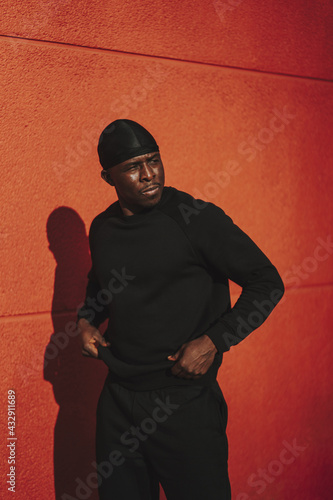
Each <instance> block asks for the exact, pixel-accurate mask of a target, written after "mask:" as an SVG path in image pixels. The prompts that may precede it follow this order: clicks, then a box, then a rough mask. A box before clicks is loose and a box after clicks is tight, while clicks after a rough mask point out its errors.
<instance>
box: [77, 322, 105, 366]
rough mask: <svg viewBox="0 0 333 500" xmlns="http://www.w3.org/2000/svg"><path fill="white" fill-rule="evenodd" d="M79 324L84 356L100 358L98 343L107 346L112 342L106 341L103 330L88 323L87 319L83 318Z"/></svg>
mask: <svg viewBox="0 0 333 500" xmlns="http://www.w3.org/2000/svg"><path fill="white" fill-rule="evenodd" d="M77 326H78V328H79V330H80V336H81V342H82V354H83V356H89V357H92V358H98V350H97V347H98V345H99V344H101V345H102V346H103V347H107V346H109V345H110V343H109V342H106V341H105V339H104V337H103V335H102V334H101V332H100V331H99V330H97V328H95V327H94V326H92V325H91V324H90V323H88V321H87V320H86V319H83V318H81V319H80V320H79V321H78V324H77Z"/></svg>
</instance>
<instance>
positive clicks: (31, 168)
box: [0, 0, 333, 500]
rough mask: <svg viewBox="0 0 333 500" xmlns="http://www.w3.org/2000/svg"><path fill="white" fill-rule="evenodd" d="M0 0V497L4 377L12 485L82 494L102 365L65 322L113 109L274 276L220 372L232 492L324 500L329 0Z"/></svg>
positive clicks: (76, 294)
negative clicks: (276, 299)
mask: <svg viewBox="0 0 333 500" xmlns="http://www.w3.org/2000/svg"><path fill="white" fill-rule="evenodd" d="M1 10H2V12H1V16H0V17H1V28H0V33H1V36H0V54H1V62H2V77H1V91H0V92H1V102H2V107H1V111H0V119H1V151H2V155H1V160H2V168H1V190H2V196H3V201H2V204H1V220H2V232H1V245H0V253H1V254H0V262H1V264H2V266H3V269H2V272H1V277H2V280H1V281H2V289H1V311H0V314H1V331H2V376H1V398H2V408H4V412H3V417H4V418H2V419H1V436H2V439H1V447H2V450H1V453H2V456H4V457H5V460H3V461H2V471H1V472H2V475H1V477H2V484H1V488H2V490H3V493H1V498H12V497H11V496H10V495H11V493H10V492H8V491H7V487H6V484H5V480H4V478H5V475H6V474H7V473H8V472H9V464H7V457H8V454H9V452H10V449H9V448H7V447H6V444H7V443H8V440H7V439H6V438H7V437H8V431H7V391H8V390H9V389H10V390H15V391H16V419H17V420H16V437H17V441H16V449H15V453H16V457H15V458H16V496H15V498H16V499H17V500H23V499H24V500H25V499H26V498H33V499H35V500H44V499H48V500H52V499H56V500H66V498H67V500H68V498H72V497H74V498H75V497H76V498H78V499H79V498H83V497H82V495H81V496H77V495H76V493H75V488H76V484H77V483H76V482H75V479H76V478H80V480H81V481H82V482H83V483H84V484H87V482H88V483H89V481H90V478H91V477H92V476H90V475H91V473H92V472H93V470H94V468H93V466H92V462H93V460H94V453H93V447H94V412H95V406H96V402H97V398H98V395H99V391H100V388H101V386H102V383H103V379H104V377H105V373H106V371H105V369H104V367H103V366H102V365H101V364H100V362H98V361H96V360H91V359H85V358H83V357H82V356H81V354H80V349H79V344H78V338H77V337H75V336H73V335H71V321H73V319H75V310H76V307H77V305H78V304H79V303H80V302H81V300H82V298H83V297H84V289H85V284H86V272H87V270H88V269H89V251H88V243H87V236H86V234H87V231H88V228H89V225H90V222H91V220H92V219H93V217H94V216H95V215H96V214H97V213H99V212H100V211H101V210H103V209H104V208H105V207H106V206H108V205H109V204H110V203H111V202H112V201H114V200H115V195H114V192H113V190H112V189H111V188H110V187H109V186H107V185H106V184H105V183H103V182H102V181H101V179H100V177H99V172H100V167H99V164H98V158H97V153H96V144H97V141H98V136H99V133H100V132H101V130H102V128H103V127H104V126H106V125H107V124H108V123H109V122H110V121H112V120H114V119H116V118H120V117H127V118H131V119H133V120H137V121H138V122H140V123H142V124H143V125H145V126H146V127H147V128H148V129H149V130H150V131H151V132H152V133H153V135H154V136H156V138H157V140H158V143H159V144H160V148H161V152H162V157H163V160H164V164H165V168H166V184H167V185H173V186H175V187H177V188H179V189H183V190H186V191H188V192H190V193H192V194H194V195H198V196H200V197H203V198H205V199H209V200H210V201H213V202H214V203H216V204H218V205H220V206H221V207H222V208H224V210H225V211H226V212H227V213H228V214H229V215H231V216H232V217H233V219H234V221H235V222H236V223H237V224H238V225H240V226H241V227H242V228H243V229H244V230H245V231H246V232H247V233H248V234H249V235H250V236H252V238H253V239H254V240H255V241H256V242H257V243H258V245H259V246H260V247H261V248H262V249H263V250H264V251H265V252H266V253H267V254H268V256H269V257H270V258H271V260H272V261H273V262H274V263H275V265H276V266H277V267H278V269H279V271H280V272H281V274H282V276H283V277H284V279H285V284H286V287H287V291H286V294H285V298H284V299H283V301H282V303H281V304H280V305H279V306H278V308H277V310H276V311H275V312H274V313H273V314H272V316H271V317H270V318H269V320H268V321H267V322H266V323H265V325H264V326H263V327H261V328H260V330H258V331H257V332H255V333H253V334H252V335H251V336H250V337H249V338H248V339H247V340H245V341H244V342H242V343H241V344H240V345H239V346H237V347H235V348H232V349H231V351H230V352H229V353H228V354H226V356H225V360H224V363H223V368H222V369H221V370H220V373H219V381H220V384H221V387H222V389H223V391H224V394H225V397H226V399H227V402H228V405H229V424H228V437H229V444H230V477H231V482H232V491H233V500H248V499H256V498H258V499H264V500H272V499H274V500H322V499H324V500H325V499H329V498H331V491H332V486H333V485H332V480H331V477H332V458H333V457H332V451H331V450H332V449H333V446H332V445H333V443H332V431H331V425H330V423H331V420H332V417H331V415H332V410H333V408H332V399H331V397H330V396H331V393H332V388H331V387H332V377H331V362H330V361H331V354H332V352H331V351H332V347H331V345H332V343H331V329H332V307H331V304H332V295H333V293H332V261H333V257H332V253H333V245H332V241H333V234H332V210H331V205H332V202H331V198H332V195H331V193H330V192H331V190H332V164H331V158H332V153H333V152H332V140H331V137H332V83H331V80H332V75H333V57H332V54H333V52H332V40H333V37H332V32H331V26H332V11H333V8H332V4H331V2H329V1H328V0H322V1H320V2H304V1H301V0H298V1H297V0H295V1H294V2H290V1H287V0H280V1H278V2H276V1H273V0H268V1H267V0H265V1H264V0H257V1H256V2H254V1H247V0H220V1H218V2H215V4H214V3H213V2H211V3H207V2H204V1H202V0H201V1H199V0H194V1H193V0H192V1H191V2H190V1H189V0H184V1H182V2H179V1H176V0H170V1H168V2H166V1H162V0H155V1H152V0H145V1H142V0H140V1H139V0H134V1H133V0H131V1H130V0H125V1H120V0H112V1H108V2H107V1H99V2H97V1H96V0H92V1H90V2H88V1H83V0H75V1H69V0H57V1H56V0H50V1H40V2H32V1H28V0H23V1H22V0H21V1H18V0H16V1H14V0H11V1H3V2H2V6H1ZM281 116H282V118H281ZM237 293H238V291H237V289H236V287H233V298H234V299H235V297H236V296H237ZM65 328H67V333H66V332H65ZM63 332H65V333H63ZM52 334H56V335H53V336H52V337H51V335H52ZM49 342H51V347H49V348H48V350H47V351H46V348H47V345H48V344H49ZM45 352H47V353H48V355H49V358H50V357H52V356H53V359H47V360H46V361H47V362H46V366H45V369H43V361H44V357H45ZM50 353H51V354H50ZM52 353H53V354H52ZM295 446H296V447H295ZM290 448H291V449H293V451H290ZM90 484H91V481H90ZM90 490H91V493H89V490H87V493H86V495H87V496H86V498H90V499H92V500H96V498H97V495H96V489H95V488H93V487H91V488H90ZM54 491H56V493H54ZM64 493H67V494H68V495H70V497H66V496H65V495H64ZM81 493H82V492H81ZM129 500H130V499H129Z"/></svg>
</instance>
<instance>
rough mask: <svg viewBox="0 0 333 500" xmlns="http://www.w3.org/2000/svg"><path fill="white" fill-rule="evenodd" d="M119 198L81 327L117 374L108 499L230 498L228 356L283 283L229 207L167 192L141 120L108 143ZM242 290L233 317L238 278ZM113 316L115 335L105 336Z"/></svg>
mask: <svg viewBox="0 0 333 500" xmlns="http://www.w3.org/2000/svg"><path fill="white" fill-rule="evenodd" d="M98 153H99V159H100V163H101V165H102V167H103V170H102V178H103V179H104V180H105V181H106V182H107V183H109V184H110V185H111V186H114V187H115V189H116V192H117V196H118V201H117V202H115V203H113V204H112V205H111V206H110V207H109V208H108V209H106V210H105V211H104V212H103V213H101V214H100V215H98V216H97V217H96V218H95V219H94V221H93V223H92V225H91V229H90V235H89V238H90V249H91V257H92V268H91V271H90V273H89V283H88V287H87V295H86V300H85V303H84V305H83V306H82V307H81V309H80V310H79V321H78V325H79V328H80V329H81V335H82V346H83V347H82V350H83V354H86V355H89V356H93V357H95V358H97V357H98V358H100V359H102V360H103V361H104V362H105V363H106V364H107V366H108V367H109V374H108V377H107V379H106V381H105V385H104V388H103V391H102V393H101V396H100V399H99V403H98V408H97V432H96V446H97V463H98V469H97V470H98V483H99V494H100V499H101V500H111V499H115V500H158V498H159V483H161V485H162V486H163V489H164V491H165V493H166V496H167V498H168V500H199V499H200V500H202V498H207V499H208V500H229V499H230V498H231V493H230V484H229V478H228V443H227V438H226V425H227V405H226V403H225V400H224V397H223V394H222V392H221V389H220V388H219V385H218V383H217V380H216V376H217V371H218V368H219V366H220V365H221V362H222V356H223V353H224V352H226V351H228V350H229V349H230V347H231V346H232V345H235V344H237V343H239V342H240V341H241V340H242V339H244V338H245V337H246V336H247V335H248V334H249V333H251V332H252V331H253V330H254V329H255V328H257V327H258V326H260V325H261V324H262V323H263V321H264V320H265V319H266V318H267V316H268V315H269V313H270V312H271V311H272V309H273V308H274V306H275V305H276V304H277V302H278V301H279V300H280V299H281V297H282V295H283V291H284V287H283V283H282V281H281V278H280V276H279V274H278V272H277V270H276V268H275V267H274V266H273V265H272V264H271V262H270V261H269V260H268V258H267V257H266V256H265V255H264V254H263V253H262V252H261V250H260V249H259V248H258V247H257V246H256V245H255V243H254V242H253V241H252V240H251V239H250V238H249V237H248V236H247V235H246V234H245V233H244V232H243V231H241V230H240V229H239V228H238V227H237V226H236V225H235V224H233V222H232V220H231V219H230V218H229V217H228V216H227V215H226V214H225V213H224V212H223V210H221V209H220V208H218V207H217V206H215V205H214V204H212V203H207V202H204V201H202V200H195V199H194V198H193V197H192V196H190V195H189V194H187V193H184V192H182V191H179V190H177V189H175V188H173V187H165V186H164V169H163V164H162V161H161V157H160V154H159V147H158V145H157V143H156V141H155V139H154V138H153V137H152V135H151V134H150V133H149V132H148V131H147V130H146V129H144V128H143V127H142V126H141V125H139V124H138V123H136V122H133V121H131V120H116V121H115V122H113V123H111V124H110V125H109V126H108V127H106V129H105V130H104V131H103V132H102V135H101V137H100V141H99V145H98ZM229 279H230V280H232V281H234V282H236V283H238V284H239V285H240V286H241V287H242V293H241V295H240V297H239V299H238V301H237V302H236V304H235V305H234V307H233V308H231V305H230V294H229V287H228V280H229ZM106 319H108V327H107V330H106V334H105V336H104V337H103V336H102V335H101V334H100V332H99V330H98V327H99V325H100V324H101V323H102V322H103V321H104V320H106Z"/></svg>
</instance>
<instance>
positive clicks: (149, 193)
mask: <svg viewBox="0 0 333 500" xmlns="http://www.w3.org/2000/svg"><path fill="white" fill-rule="evenodd" d="M102 178H103V179H104V180H106V182H108V183H109V184H111V185H112V186H114V187H115V188H116V191H117V195H118V199H119V203H120V206H121V208H122V210H123V212H124V214H125V215H133V214H135V213H139V212H141V211H142V210H144V209H146V208H152V207H153V206H154V205H156V203H158V202H159V201H160V199H161V196H162V191H163V186H164V168H163V164H162V160H161V157H160V154H159V153H158V152H155V153H147V154H145V155H141V156H135V157H134V158H131V159H130V160H126V161H124V162H123V163H118V165H115V166H114V167H111V168H109V169H108V170H103V172H102Z"/></svg>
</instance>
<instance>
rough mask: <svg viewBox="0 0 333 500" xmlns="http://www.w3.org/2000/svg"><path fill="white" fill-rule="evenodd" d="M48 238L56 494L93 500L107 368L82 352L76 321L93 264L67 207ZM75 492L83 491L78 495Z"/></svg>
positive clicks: (48, 372)
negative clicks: (51, 258)
mask: <svg viewBox="0 0 333 500" xmlns="http://www.w3.org/2000/svg"><path fill="white" fill-rule="evenodd" d="M47 237H48V241H49V249H50V251H51V252H52V253H53V255H54V258H55V260H56V263H57V265H56V269H55V279H54V293H53V300H52V322H53V330H54V333H53V334H52V335H51V338H50V342H49V344H48V346H47V347H46V350H45V358H44V379H45V380H47V381H49V382H50V383H51V384H52V386H53V392H54V397H55V400H56V402H57V404H58V405H59V412H58V416H57V421H56V424H55V428H54V487H55V498H56V500H64V499H67V500H70V499H73V498H74V499H76V498H83V497H84V498H89V499H90V500H97V498H98V494H97V484H96V480H95V479H94V478H93V475H94V474H92V473H96V469H95V468H94V466H93V463H94V461H95V422H96V420H95V411H96V406H97V401H98V397H99V394H100V392H101V389H102V385H103V382H104V379H105V376H106V374H107V368H106V366H105V365H104V363H102V362H101V361H99V360H95V359H90V358H86V357H84V356H82V354H81V345H80V338H79V335H78V332H77V329H76V326H75V322H76V310H77V308H78V306H79V304H80V303H82V301H83V300H84V296H85V290H86V284H87V273H88V271H89V268H90V263H91V261H90V254H89V245H88V237H87V234H86V229H85V225H84V222H83V220H82V219H81V218H80V216H79V215H78V213H77V212H75V210H73V209H72V208H69V207H59V208H57V209H55V210H54V211H53V212H52V213H51V214H50V216H49V218H48V221H47ZM87 480H88V483H87ZM78 491H80V494H79V495H81V496H77V495H78ZM83 492H85V493H83ZM82 495H83V496H82Z"/></svg>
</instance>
